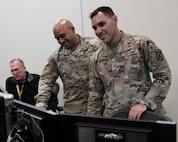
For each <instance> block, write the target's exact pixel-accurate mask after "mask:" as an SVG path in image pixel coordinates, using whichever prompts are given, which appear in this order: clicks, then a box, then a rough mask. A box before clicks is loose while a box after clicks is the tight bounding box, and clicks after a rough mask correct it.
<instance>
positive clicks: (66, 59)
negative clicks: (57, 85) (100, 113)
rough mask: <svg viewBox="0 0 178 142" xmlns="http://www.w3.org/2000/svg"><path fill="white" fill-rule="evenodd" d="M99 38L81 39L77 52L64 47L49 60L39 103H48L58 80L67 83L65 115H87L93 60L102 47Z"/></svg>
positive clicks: (41, 84)
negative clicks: (95, 52)
mask: <svg viewBox="0 0 178 142" xmlns="http://www.w3.org/2000/svg"><path fill="white" fill-rule="evenodd" d="M100 44H102V42H101V41H100V40H98V39H97V38H92V37H85V38H84V37H83V38H82V37H81V42H80V44H79V45H78V46H79V48H78V49H77V51H72V50H71V49H66V48H65V47H63V46H61V47H60V48H59V49H58V50H56V51H55V52H53V53H52V54H51V56H50V57H49V58H48V63H47V64H46V65H45V67H44V69H43V71H42V74H41V77H40V80H39V90H38V94H37V96H36V97H35V98H36V101H37V103H39V102H42V103H45V104H47V102H48V100H49V98H50V94H51V93H50V92H51V88H52V86H53V84H54V82H55V81H56V80H57V78H58V77H60V78H61V80H62V82H63V89H64V90H63V91H64V95H63V99H64V112H66V113H79V114H86V109H87V99H88V87H89V84H88V80H89V67H88V66H89V57H90V56H91V55H92V53H93V52H94V51H96V50H97V49H98V47H99V46H101V45H100Z"/></svg>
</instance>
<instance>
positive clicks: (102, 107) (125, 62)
mask: <svg viewBox="0 0 178 142" xmlns="http://www.w3.org/2000/svg"><path fill="white" fill-rule="evenodd" d="M90 67H91V73H90V76H89V99H88V112H87V113H88V115H99V116H100V115H103V116H111V115H112V114H113V112H115V111H118V110H122V109H129V108H130V107H132V106H133V105H135V104H138V103H144V104H145V105H147V107H148V108H149V109H151V110H154V111H156V112H158V113H165V109H164V108H163V106H162V102H163V100H164V99H165V98H166V96H167V92H168V90H169V87H170V84H171V71H170V68H169V65H168V63H167V61H166V58H165V57H164V55H163V53H162V51H161V49H159V48H158V47H157V46H156V44H155V43H154V42H153V41H151V40H150V39H149V38H147V37H143V36H137V35H129V34H126V33H123V35H122V37H121V40H120V42H119V43H118V44H117V45H115V46H114V45H113V46H112V47H109V46H107V45H105V46H103V47H101V48H100V49H99V50H98V51H97V52H95V53H94V54H93V56H92V58H91V63H90ZM150 73H151V74H150ZM151 75H152V76H151ZM103 112H104V114H103Z"/></svg>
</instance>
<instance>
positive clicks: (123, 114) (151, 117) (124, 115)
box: [112, 109, 172, 121]
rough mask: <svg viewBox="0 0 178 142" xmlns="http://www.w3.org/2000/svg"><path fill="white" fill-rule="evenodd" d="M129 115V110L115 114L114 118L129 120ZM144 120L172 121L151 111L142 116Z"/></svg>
mask: <svg viewBox="0 0 178 142" xmlns="http://www.w3.org/2000/svg"><path fill="white" fill-rule="evenodd" d="M128 113H129V110H128V109H126V110H120V111H117V112H115V113H114V114H113V115H112V117H117V118H128ZM141 119H142V120H162V121H172V120H171V119H170V118H169V117H167V116H165V115H163V114H159V113H156V112H154V111H151V110H147V111H145V112H144V113H143V114H142V116H141Z"/></svg>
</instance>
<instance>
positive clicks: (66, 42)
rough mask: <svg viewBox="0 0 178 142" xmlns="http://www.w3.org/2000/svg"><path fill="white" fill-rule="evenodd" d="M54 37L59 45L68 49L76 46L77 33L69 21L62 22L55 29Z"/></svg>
mask: <svg viewBox="0 0 178 142" xmlns="http://www.w3.org/2000/svg"><path fill="white" fill-rule="evenodd" d="M53 33H54V37H55V38H56V39H57V41H58V43H59V44H60V45H62V46H64V47H66V48H70V47H72V46H74V45H75V44H76V33H75V29H74V26H73V25H72V23H71V22H69V21H67V20H64V19H62V20H60V21H59V22H57V24H56V25H55V26H54V28H53Z"/></svg>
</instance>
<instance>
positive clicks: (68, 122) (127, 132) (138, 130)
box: [59, 114, 176, 142]
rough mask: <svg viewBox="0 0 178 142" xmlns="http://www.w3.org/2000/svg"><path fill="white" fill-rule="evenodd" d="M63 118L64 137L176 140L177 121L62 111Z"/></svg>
mask: <svg viewBox="0 0 178 142" xmlns="http://www.w3.org/2000/svg"><path fill="white" fill-rule="evenodd" d="M59 119H60V122H61V123H60V129H61V133H62V135H61V136H62V137H61V140H62V139H65V140H66V141H73V142H176V123H175V122H172V121H148V120H147V121H146V120H129V119H124V118H113V117H110V118H104V117H87V116H80V115H79V116H77V115H67V114H61V115H60V116H59ZM64 128H65V129H64ZM67 135H70V137H67Z"/></svg>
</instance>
